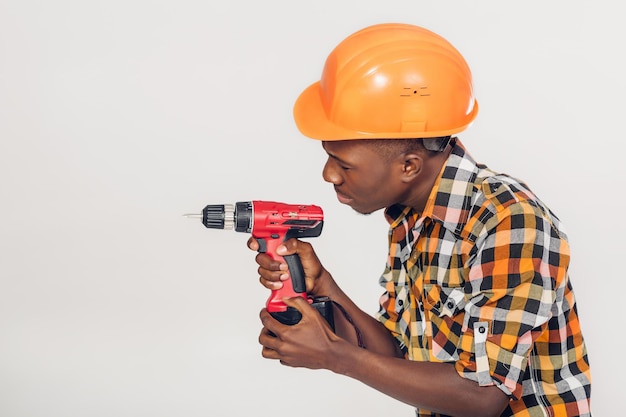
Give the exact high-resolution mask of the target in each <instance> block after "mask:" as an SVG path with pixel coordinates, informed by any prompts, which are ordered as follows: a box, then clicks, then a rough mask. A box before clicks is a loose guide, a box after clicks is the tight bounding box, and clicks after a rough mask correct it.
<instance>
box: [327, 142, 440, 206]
mask: <svg viewBox="0 0 626 417" xmlns="http://www.w3.org/2000/svg"><path fill="white" fill-rule="evenodd" d="M449 142H450V138H449V137H441V138H429V139H367V140H365V139H361V140H342V141H323V142H322V146H323V147H324V150H325V151H326V153H327V154H328V159H327V161H326V164H325V165H324V170H323V173H322V175H323V177H324V180H325V181H327V182H329V183H331V184H332V185H333V186H334V188H335V192H336V193H337V199H338V200H339V201H340V202H341V203H343V204H346V205H349V206H350V207H352V208H353V209H354V210H356V211H357V212H359V213H362V214H370V213H373V212H375V211H377V210H379V209H382V208H386V207H389V206H391V205H394V204H402V205H405V206H411V207H414V208H415V209H416V210H418V211H421V210H422V209H423V208H424V206H425V204H426V201H427V200H428V197H429V195H430V191H431V189H432V187H433V185H434V183H435V180H436V178H437V175H438V174H439V172H440V170H441V167H442V166H443V164H444V163H445V161H446V159H447V157H448V155H449V150H450V147H449V146H448V143H449Z"/></svg>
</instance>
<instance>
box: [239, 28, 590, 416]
mask: <svg viewBox="0 0 626 417" xmlns="http://www.w3.org/2000/svg"><path fill="white" fill-rule="evenodd" d="M477 111H478V107H477V103H476V100H475V99H474V96H473V88H472V80H471V73H470V70H469V68H468V67H467V64H466V63H465V60H464V59H463V57H462V56H461V55H460V54H459V52H458V51H457V50H456V49H455V48H454V47H453V46H452V45H450V44H449V43H448V42H447V41H446V40H444V39H443V38H441V37H440V36H438V35H436V34H434V33H432V32H430V31H428V30H426V29H423V28H420V27H416V26H412V25H405V24H381V25H374V26H371V27H368V28H365V29H363V30H361V31H358V32H356V33H354V34H352V35H351V36H349V37H348V38H346V39H345V40H344V41H342V42H341V43H340V44H339V45H338V46H337V47H336V48H335V49H334V50H333V51H332V53H331V54H330V55H329V57H328V59H327V61H326V64H325V66H324V70H323V73H322V78H321V80H320V82H317V83H314V84H313V85H311V86H310V87H309V88H307V89H306V90H305V91H304V92H303V93H302V94H301V95H300V97H299V98H298V100H297V102H296V105H295V107H294V117H295V120H296V124H297V125H298V128H299V129H300V131H301V132H302V133H303V134H304V135H305V136H308V137H311V138H314V139H318V140H321V141H322V146H323V147H324V149H325V151H326V153H327V154H328V160H327V162H326V165H325V166H324V170H323V177H324V180H326V181H327V182H329V183H331V184H332V185H333V186H334V188H335V191H336V193H337V198H338V199H339V201H340V202H341V203H343V204H347V205H349V206H350V207H352V208H353V209H354V210H356V211H357V212H359V213H373V212H375V211H377V210H380V209H385V216H386V219H387V220H388V222H389V223H390V231H389V257H388V262H387V265H386V269H385V272H384V273H383V275H382V277H381V279H380V283H381V285H382V286H383V287H384V288H385V291H384V293H383V295H382V297H381V299H380V310H379V311H378V313H377V314H376V316H375V317H371V316H370V315H368V314H367V313H365V312H363V311H362V310H360V309H359V308H358V307H357V306H356V305H355V304H354V302H353V301H352V300H351V299H350V298H349V297H348V296H347V295H346V294H345V293H344V292H343V291H342V290H341V288H340V287H339V285H338V284H337V282H336V281H335V280H334V279H333V277H332V276H331V274H330V273H329V272H328V271H327V270H326V269H325V268H324V267H323V266H322V264H321V263H320V261H319V259H318V258H317V256H316V254H315V252H314V251H313V248H312V247H311V245H310V244H309V243H306V242H302V241H298V240H296V239H291V240H289V241H287V242H285V244H284V245H282V246H281V247H279V248H278V250H277V253H278V254H280V255H286V254H294V253H297V254H298V255H299V256H300V259H301V261H302V264H303V268H304V271H305V275H306V287H307V292H308V293H309V294H311V295H312V296H327V297H330V299H332V300H333V302H334V303H336V305H338V306H339V308H340V309H341V310H340V311H341V312H343V313H345V314H342V313H339V314H336V319H335V321H336V328H335V331H334V332H333V330H332V329H331V328H330V327H329V325H328V324H327V323H326V321H325V320H324V319H323V318H322V316H321V315H319V314H318V313H317V311H316V310H315V309H313V308H312V307H311V306H310V305H309V304H308V303H307V302H306V300H304V299H303V298H301V297H297V298H293V299H288V300H285V302H286V303H287V304H288V305H289V306H291V307H294V308H296V309H298V310H299V311H300V312H301V313H302V319H301V321H300V322H299V323H297V324H295V325H284V324H282V323H279V322H278V321H276V320H275V319H273V318H272V317H271V316H270V315H269V313H268V312H267V311H266V310H263V311H261V315H260V316H261V321H262V323H263V326H264V327H263V330H262V332H261V334H260V336H259V341H260V343H261V345H262V346H263V351H262V354H263V356H264V357H266V358H270V359H278V360H280V361H281V363H282V364H284V365H287V366H293V367H306V368H311V369H320V368H323V369H328V370H331V371H333V372H336V373H338V374H342V375H346V376H349V377H351V378H354V379H357V380H359V381H361V382H363V383H365V384H367V385H369V386H371V387H373V388H374V389H377V390H379V391H380V392H383V393H385V394H387V395H390V396H392V397H394V398H396V399H398V400H400V401H403V402H405V403H407V404H411V405H413V406H415V407H416V408H417V415H419V416H433V415H450V416H482V417H484V416H590V415H591V411H590V392H591V377H590V370H589V363H588V358H587V351H586V347H585V343H584V340H583V336H582V333H581V329H580V323H579V320H578V316H577V309H576V302H575V297H574V293H573V290H572V286H571V283H570V281H569V277H568V264H569V257H570V253H569V246H568V242H567V237H566V235H565V233H564V232H563V231H562V229H561V225H560V222H559V220H558V218H557V217H556V216H555V215H554V214H553V213H552V212H551V211H550V210H549V209H548V208H547V207H546V206H545V205H544V204H543V203H542V202H541V201H540V200H539V199H538V198H537V197H536V196H535V195H534V194H533V193H532V191H531V190H529V189H528V187H527V186H526V185H525V184H523V183H522V182H520V181H518V180H516V179H515V178H512V177H510V176H507V175H504V174H498V173H495V172H493V171H491V170H490V169H489V168H487V167H486V166H484V165H480V164H477V163H476V162H475V161H474V160H473V159H472V158H471V156H470V155H469V154H468V152H467V151H466V149H465V147H464V146H463V144H462V143H461V142H460V141H459V140H458V138H457V137H455V136H454V135H455V134H457V133H459V132H461V131H462V130H464V129H465V128H466V127H467V126H469V125H470V124H471V122H472V121H473V120H474V118H475V117H476V114H477ZM248 246H249V247H250V248H251V249H254V250H256V249H258V244H257V242H256V241H255V240H254V239H250V241H249V243H248ZM256 259H257V263H258V264H259V274H260V276H261V283H262V284H263V285H264V286H266V287H267V288H270V289H276V288H280V286H281V285H282V281H283V280H285V279H288V273H287V271H288V269H287V266H286V265H284V264H281V263H279V262H278V261H274V260H272V259H271V258H270V257H269V256H267V255H266V254H258V255H257V258H256Z"/></svg>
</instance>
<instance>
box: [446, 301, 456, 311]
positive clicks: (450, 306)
mask: <svg viewBox="0 0 626 417" xmlns="http://www.w3.org/2000/svg"><path fill="white" fill-rule="evenodd" d="M446 306H447V307H448V308H449V309H450V310H452V309H453V308H454V303H453V302H452V301H448V303H447V304H446Z"/></svg>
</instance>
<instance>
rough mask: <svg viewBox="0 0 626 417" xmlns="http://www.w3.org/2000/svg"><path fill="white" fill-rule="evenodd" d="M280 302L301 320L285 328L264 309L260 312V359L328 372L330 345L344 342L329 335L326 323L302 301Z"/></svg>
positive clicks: (328, 327) (331, 346)
mask: <svg viewBox="0 0 626 417" xmlns="http://www.w3.org/2000/svg"><path fill="white" fill-rule="evenodd" d="M283 301H284V302H285V304H287V305H288V306H290V307H293V308H295V309H297V310H298V311H300V313H301V314H302V319H301V320H300V322H298V323H297V324H294V325H286V324H282V323H280V322H279V321H278V320H276V319H274V318H273V317H272V316H271V315H270V313H269V312H268V311H267V309H265V308H264V309H263V310H261V313H260V318H261V322H262V323H263V329H262V330H261V334H260V335H259V343H260V344H261V345H262V346H263V351H262V355H263V357H264V358H267V359H276V360H279V361H280V362H281V363H282V364H283V365H287V366H292V367H304V368H309V369H330V370H332V368H333V365H332V362H333V355H332V354H331V352H332V348H333V345H336V344H337V343H338V342H339V343H345V341H343V340H342V339H341V338H339V337H338V336H337V335H336V334H335V333H334V332H333V331H332V329H331V328H330V326H329V325H328V323H327V322H326V320H324V318H323V317H322V316H321V315H320V314H319V313H318V312H317V310H315V309H314V308H313V307H311V306H310V305H309V303H308V302H307V301H306V300H305V299H304V298H302V297H293V298H287V299H284V300H283Z"/></svg>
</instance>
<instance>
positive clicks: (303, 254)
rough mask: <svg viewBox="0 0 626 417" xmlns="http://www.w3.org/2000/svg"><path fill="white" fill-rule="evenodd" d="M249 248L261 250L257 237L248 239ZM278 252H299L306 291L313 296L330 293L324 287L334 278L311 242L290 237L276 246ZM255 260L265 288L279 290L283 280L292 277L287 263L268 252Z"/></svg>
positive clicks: (282, 253) (284, 253)
mask: <svg viewBox="0 0 626 417" xmlns="http://www.w3.org/2000/svg"><path fill="white" fill-rule="evenodd" d="M248 248H250V249H252V250H254V251H258V250H259V243H258V242H257V240H256V239H255V238H253V237H251V238H250V239H248ZM276 254H277V255H280V256H285V255H292V254H298V256H299V257H300V262H301V263H302V269H303V270H304V277H305V285H306V292H307V293H308V294H310V295H312V296H324V295H328V289H327V288H324V287H325V286H328V285H329V284H330V282H329V281H332V278H331V277H330V274H329V273H328V271H326V269H324V267H323V266H322V264H321V262H320V260H319V258H318V257H317V255H316V254H315V251H314V250H313V247H312V246H311V244H310V243H308V242H303V241H301V240H298V239H295V238H294V239H289V240H287V241H286V242H284V243H283V244H281V245H279V246H278V247H277V248H276ZM255 260H256V263H257V264H258V265H259V268H258V272H259V276H260V278H259V281H260V282H261V285H263V286H264V287H265V288H268V289H270V290H277V289H279V288H282V286H283V281H285V280H287V279H290V276H289V269H288V267H287V264H286V263H284V262H280V261H278V260H274V259H272V258H271V257H270V256H269V255H268V254H266V253H259V254H258V255H257V256H256V259H255Z"/></svg>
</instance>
